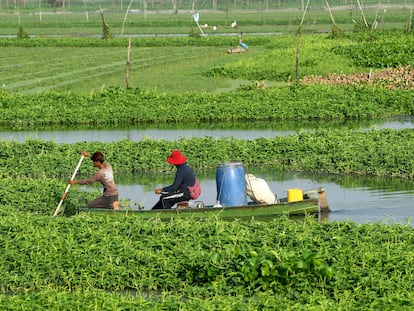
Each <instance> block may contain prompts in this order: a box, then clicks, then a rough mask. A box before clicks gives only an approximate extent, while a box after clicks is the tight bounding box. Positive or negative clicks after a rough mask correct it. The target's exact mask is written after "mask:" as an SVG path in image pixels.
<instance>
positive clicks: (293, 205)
mask: <svg viewBox="0 0 414 311" xmlns="http://www.w3.org/2000/svg"><path fill="white" fill-rule="evenodd" d="M81 211H82V212H90V213H101V214H102V213H104V214H112V215H132V214H133V215H134V216H137V217H140V218H142V219H151V218H160V219H171V218H184V217H193V218H203V217H207V216H215V217H220V218H225V219H238V218H240V219H246V218H253V217H255V218H272V217H276V216H280V215H283V214H287V215H305V214H315V213H318V212H319V200H318V199H317V198H311V199H305V200H303V201H298V202H281V203H279V204H262V205H258V204H249V205H246V206H231V207H219V208H217V207H213V206H206V207H204V208H189V207H185V208H177V209H166V210H132V209H129V210H128V209H121V210H117V211H116V210H111V209H97V208H83V209H82V210H81Z"/></svg>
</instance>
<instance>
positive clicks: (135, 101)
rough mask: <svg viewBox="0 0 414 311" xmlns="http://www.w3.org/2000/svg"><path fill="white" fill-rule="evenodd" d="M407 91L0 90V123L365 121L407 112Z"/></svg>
mask: <svg viewBox="0 0 414 311" xmlns="http://www.w3.org/2000/svg"><path fill="white" fill-rule="evenodd" d="M412 94H413V91H412V90H396V91H389V90H385V89H380V88H372V87H370V86H369V85H366V86H364V85H350V86H338V85H336V86H335V85H333V86H330V85H292V86H281V87H274V88H267V89H265V90H263V89H256V90H251V91H245V90H240V91H235V92H232V93H220V94H204V93H185V94H161V93H158V92H153V91H142V90H139V89H129V90H123V89H109V90H105V91H103V92H100V93H95V94H88V95H86V94H75V93H62V94H59V93H52V92H50V93H44V94H37V95H20V96H19V95H14V96H10V94H9V93H7V92H0V103H1V105H2V107H3V108H2V120H1V122H0V124H1V125H2V126H3V127H7V128H15V129H18V128H28V127H29V126H33V125H36V126H39V125H53V124H54V125H75V124H78V125H79V124H90V125H93V124H95V125H98V124H112V125H126V124H143V123H152V122H155V123H159V124H167V123H181V122H185V123H189V122H197V123H199V122H230V121H232V122H233V121H255V120H256V121H259V120H262V121H292V120H313V121H315V120H366V119H373V118H381V117H386V116H394V115H412V114H413V96H412ZM114 103H116V104H114ZM188 111H191V114H189V113H188ZM166 112H168V113H166Z"/></svg>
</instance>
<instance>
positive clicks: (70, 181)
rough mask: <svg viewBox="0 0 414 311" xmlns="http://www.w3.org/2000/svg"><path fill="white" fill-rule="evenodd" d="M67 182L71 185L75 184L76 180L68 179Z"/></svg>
mask: <svg viewBox="0 0 414 311" xmlns="http://www.w3.org/2000/svg"><path fill="white" fill-rule="evenodd" d="M69 183H70V184H71V185H76V184H77V181H76V180H69Z"/></svg>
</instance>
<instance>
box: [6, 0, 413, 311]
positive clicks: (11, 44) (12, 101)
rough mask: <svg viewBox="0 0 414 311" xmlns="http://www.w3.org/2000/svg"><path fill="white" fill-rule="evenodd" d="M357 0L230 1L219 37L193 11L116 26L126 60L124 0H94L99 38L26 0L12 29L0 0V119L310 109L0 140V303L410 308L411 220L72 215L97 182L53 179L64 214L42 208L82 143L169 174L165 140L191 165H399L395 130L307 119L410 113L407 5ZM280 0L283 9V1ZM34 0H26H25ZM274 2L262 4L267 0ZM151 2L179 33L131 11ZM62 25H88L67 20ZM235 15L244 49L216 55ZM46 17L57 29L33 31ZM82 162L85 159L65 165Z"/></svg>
mask: <svg viewBox="0 0 414 311" xmlns="http://www.w3.org/2000/svg"><path fill="white" fill-rule="evenodd" d="M286 2H287V1H278V2H277V3H279V4H281V5H286ZM337 2H338V1H336V2H335V4H336V5H339V4H338V3H337ZM340 2H341V3H340V4H342V5H349V2H348V1H340ZM361 2H362V5H363V6H364V5H366V6H367V7H368V6H370V11H368V8H367V9H366V11H363V12H365V13H366V15H364V16H362V15H361V11H360V10H358V9H357V8H355V7H353V8H354V10H353V11H352V14H353V15H352V17H351V16H349V13H350V12H349V11H347V10H345V11H342V13H338V12H341V11H333V12H332V13H333V15H334V16H336V17H337V18H338V19H337V23H338V25H339V26H340V29H341V31H339V32H338V31H337V28H335V27H333V26H332V20H331V18H330V17H329V14H328V12H326V11H324V12H323V11H321V10H319V11H318V14H317V15H318V16H320V17H317V15H309V16H314V19H313V20H312V21H311V20H309V19H307V18H306V16H307V15H305V18H304V20H305V21H306V23H304V24H303V25H300V22H301V17H302V15H303V12H304V11H303V9H302V10H301V11H299V13H296V18H293V17H292V15H290V16H291V19H289V21H290V22H286V20H284V21H281V22H280V24H281V25H282V24H283V25H284V26H280V27H281V28H284V29H288V28H289V29H294V31H290V32H286V33H284V34H268V35H258V34H253V33H250V34H249V30H250V31H251V32H254V31H255V30H259V29H261V30H262V31H263V29H266V28H267V29H268V28H269V26H268V25H269V21H270V20H272V19H271V14H272V13H271V12H267V13H263V15H262V13H256V14H255V15H254V17H252V16H251V15H250V16H249V17H246V18H245V19H243V18H242V17H241V16H240V13H237V12H235V11H231V10H229V11H228V12H227V14H228V15H226V18H223V16H222V15H216V17H215V21H217V24H218V23H219V22H220V23H221V24H225V23H226V22H227V23H228V24H230V22H231V21H232V20H233V17H234V15H233V14H239V15H237V20H238V23H239V28H238V29H237V31H234V32H233V33H232V34H233V36H215V35H212V33H211V29H208V30H206V32H207V31H210V33H209V34H208V35H207V36H204V37H203V36H198V35H197V33H198V31H199V30H198V28H197V26H195V25H194V24H193V25H192V26H193V29H192V33H191V35H190V36H182V37H169V38H166V37H133V38H131V52H132V54H131V59H130V63H128V64H127V63H126V57H127V47H128V44H129V40H128V37H121V36H116V34H119V33H120V31H121V29H122V25H123V23H122V21H123V17H124V16H125V15H124V13H125V10H126V7H127V6H128V4H127V3H124V4H123V5H124V6H123V7H122V10H121V9H120V12H122V14H121V13H119V12H118V15H117V16H118V17H117V19H116V20H117V22H114V20H113V19H112V17H113V16H114V15H111V14H110V12H109V11H105V10H104V12H106V13H104V16H105V18H106V20H107V21H109V25H110V26H111V25H115V26H113V28H112V29H111V28H109V29H110V30H115V29H116V31H114V35H115V36H113V37H112V38H107V39H102V38H101V37H100V35H101V34H102V24H101V20H100V17H99V19H95V21H94V22H92V23H91V24H88V23H87V22H83V21H80V19H78V20H77V22H76V23H75V22H74V21H69V19H70V18H71V15H70V14H66V15H65V16H66V17H65V18H67V20H65V21H64V22H63V23H61V25H62V26H61V27H60V26H57V25H58V23H57V19H55V20H53V19H49V20H48V18H51V17H53V16H54V15H53V14H50V15H44V20H43V21H42V22H39V21H37V20H36V18H38V17H39V15H37V16H36V15H30V14H26V13H27V12H28V11H30V8H29V7H30V2H28V3H27V7H26V13H25V11H24V8H21V15H20V18H21V24H20V26H22V27H20V28H19V24H18V23H17V16H18V13H17V10H16V9H14V8H11V7H7V8H5V7H4V5H5V4H4V2H2V3H1V5H0V13H1V14H2V15H1V16H2V17H1V21H0V26H1V27H0V29H1V31H0V32H1V34H3V35H10V34H16V33H17V31H18V29H19V34H20V36H17V37H6V38H5V37H3V38H0V49H1V53H0V68H1V71H0V72H1V74H0V88H1V91H0V109H1V117H0V126H1V128H2V129H3V130H16V131H17V130H23V129H29V128H30V129H33V128H39V129H40V128H42V127H45V126H48V127H53V126H56V127H58V126H59V127H61V126H67V127H69V126H70V127H76V126H90V127H92V128H93V127H99V126H102V125H108V126H112V127H113V128H116V127H117V126H125V125H131V126H133V125H137V124H139V125H143V126H144V125H145V124H152V125H153V124H159V125H160V126H162V125H165V124H175V125H179V126H183V128H185V126H186V124H190V123H193V124H194V123H206V124H207V123H208V124H212V125H214V124H215V123H216V122H220V124H223V123H226V122H227V123H228V124H229V127H231V126H232V124H237V123H240V122H244V123H247V122H250V123H253V122H256V121H266V122H279V123H283V122H289V121H299V122H304V123H305V122H312V123H315V124H316V125H315V127H314V129H313V130H309V131H302V130H298V132H297V133H296V134H294V135H288V136H286V137H275V138H258V139H254V140H250V141H247V140H243V139H235V138H228V139H213V138H211V137H204V138H191V139H186V138H182V139H179V140H176V141H166V140H161V139H160V140H155V139H144V140H143V141H140V142H133V141H130V140H127V139H124V140H121V141H118V142H114V143H101V142H99V141H96V142H84V143H74V144H58V143H55V142H53V141H41V140H33V139H28V140H26V141H25V142H16V141H9V140H4V141H0V174H1V179H0V185H1V186H0V202H1V208H0V249H1V252H0V292H1V293H0V305H1V308H2V310H411V309H412V305H413V303H414V290H413V285H412V284H413V283H414V253H413V251H412V245H413V242H414V228H413V227H412V225H411V219H407V223H406V224H393V225H386V224H382V223H373V224H364V225H360V224H354V223H351V222H347V221H343V222H323V221H318V220H317V219H315V218H314V217H310V216H306V217H304V218H303V219H299V220H292V219H289V218H287V217H281V218H277V219H273V220H271V221H268V222H259V221H256V220H254V219H252V220H250V221H239V220H236V221H232V222H226V221H223V220H221V219H218V218H214V217H208V218H205V219H202V220H199V219H198V220H197V219H175V220H173V221H169V222H165V221H164V222H163V221H160V220H159V219H153V220H151V221H141V220H138V219H137V218H135V217H134V216H133V215H132V214H130V215H127V216H125V217H124V218H119V217H118V218H113V217H111V216H104V215H93V214H78V213H77V211H78V209H79V207H83V206H85V204H86V202H87V201H88V200H90V199H92V198H95V197H96V196H98V195H99V190H98V188H96V190H93V191H90V192H84V191H82V190H81V189H79V188H78V187H72V188H71V189H70V192H69V193H68V197H67V198H66V199H65V201H64V206H65V213H64V214H63V215H61V216H58V217H53V216H52V215H53V212H54V210H55V208H56V206H57V204H58V202H59V200H60V199H61V196H62V193H63V191H64V189H65V187H66V185H67V181H68V179H69V178H70V176H71V174H72V172H73V169H74V168H75V166H76V164H77V162H78V160H79V156H80V152H81V151H82V150H89V151H94V150H101V151H103V152H104V153H105V155H106V157H107V158H108V159H110V160H109V161H110V163H111V165H112V166H113V168H114V171H115V174H121V173H135V174H144V175H145V174H147V176H148V183H149V184H150V183H151V184H152V183H160V184H168V183H169V182H170V181H171V178H172V175H171V173H172V171H171V167H170V166H169V165H168V164H167V163H166V162H165V157H166V156H167V155H168V154H169V153H170V152H171V150H172V149H180V150H181V151H182V152H183V153H184V154H185V155H186V156H187V157H188V158H189V159H191V166H192V167H193V168H194V169H195V170H196V172H200V174H201V172H202V171H203V170H205V169H212V168H214V167H215V166H216V165H217V163H221V162H227V161H229V160H233V159H237V160H239V161H241V162H242V163H243V164H244V165H245V166H246V167H247V168H248V167H252V166H256V167H257V166H262V167H263V168H266V167H268V168H272V169H280V170H285V171H300V172H308V173H320V174H327V175H329V174H333V175H336V176H352V175H358V176H367V177H368V178H369V177H370V176H382V177H384V178H389V179H390V180H392V181H393V182H399V181H406V180H412V179H413V178H414V169H413V164H414V160H413V159H414V137H413V136H414V131H413V130H412V129H403V130H390V129H384V130H378V129H370V130H355V129H352V130H351V129H349V130H346V129H340V130H339V129H329V128H326V127H324V126H323V124H324V122H327V121H337V122H343V123H346V122H347V121H352V120H367V119H381V118H385V117H391V116H401V115H405V116H412V115H413V114H414V103H413V98H414V96H413V95H414V94H413V92H414V91H413V86H414V82H413V81H414V79H413V77H414V74H413V66H414V63H413V57H412V56H413V55H414V48H413V47H414V40H413V34H412V28H411V26H410V21H411V19H410V10H409V9H398V12H399V13H398V14H395V15H393V14H392V13H390V11H389V12H388V13H389V14H388V15H387V14H385V15H384V16H383V22H384V24H383V25H384V27H383V28H381V27H379V26H378V27H373V25H375V12H377V13H378V14H377V20H378V21H381V16H382V14H384V13H383V12H384V11H383V10H379V9H376V5H377V3H369V1H361ZM10 3H11V2H10ZM173 3H174V2H173ZM253 3H254V5H255V6H256V8H258V7H260V4H259V3H255V2H252V5H253ZM289 3H295V5H296V8H300V4H299V1H290V2H289ZM234 4H235V5H239V4H238V2H234ZM19 5H20V4H19ZM42 5H45V6H46V4H42ZM72 5H73V7H74V8H73V11H74V12H75V11H76V10H75V7H77V8H78V11H79V12H82V9H81V8H82V6H83V5H85V6H86V2H85V3H82V5H80V4H77V6H76V2H75V3H73V4H72ZM88 5H91V4H90V3H88ZM164 5H165V6H162V8H164V9H168V6H167V4H164ZM261 5H263V3H262V4H261ZM272 5H275V4H274V3H273V4H272ZM320 5H321V6H323V5H324V2H322V1H321V4H320ZM331 5H332V7H333V8H334V7H335V6H334V3H332V4H331ZM400 5H401V6H408V7H409V6H410V5H412V3H410V1H404V3H400ZM160 7H161V6H160ZM292 7H293V6H292ZM312 8H313V7H312ZM38 9H39V6H38V4H37V5H36V9H35V8H32V9H31V10H32V11H36V10H38ZM95 9H96V8H95ZM209 9H210V8H209ZM273 9H275V10H276V13H275V14H276V15H277V14H278V13H277V10H278V9H280V8H273ZM56 10H58V11H62V10H63V8H62V7H58V8H57V9H56ZM389 10H391V9H389ZM68 11H69V9H68V8H67V7H66V8H65V11H64V12H66V13H67V12H68ZM321 12H322V13H323V14H322V13H321ZM344 12H345V13H344ZM379 12H381V14H380V13H379ZM83 13H84V12H83ZM210 14H212V15H211V16H214V15H213V13H211V12H210ZM223 14H224V15H225V13H223ZM290 14H293V13H292V12H290ZM309 14H315V12H313V11H312V10H309ZM74 15H76V14H74ZM155 15H158V17H159V18H160V20H159V21H158V22H157V21H155V20H154V22H153V23H151V25H152V27H154V28H156V26H157V25H159V26H161V27H163V29H169V31H170V32H169V33H182V32H183V31H177V29H181V30H183V29H186V31H185V32H186V33H187V34H188V33H189V29H190V28H189V26H190V25H191V21H190V17H191V16H190V15H187V16H186V18H187V19H186V22H185V23H184V22H182V23H181V24H180V22H178V21H175V22H170V21H172V20H174V19H178V18H179V17H176V16H175V15H171V14H170V15H168V14H167V15H163V14H154V16H153V15H151V17H150V16H149V15H148V20H150V18H154V19H156V16H155ZM4 16H7V19H3V17H4ZM97 16H99V14H97ZM160 16H163V17H162V18H161V17H160ZM201 16H203V15H201ZM246 16H247V15H246ZM260 16H262V17H263V22H262V23H260V22H259V21H260ZM277 16H279V15H277ZM286 16H287V15H286ZM322 16H323V17H322ZM339 16H341V17H339ZM239 17H240V18H239ZM363 17H365V19H366V20H368V22H367V25H365V23H364V18H363ZM78 18H79V15H78ZM83 18H85V16H83ZM182 18H183V17H182ZM235 18H236V17H234V19H235ZM352 18H353V19H354V20H355V23H354V22H352ZM211 19H212V20H214V19H213V18H211ZM273 19H276V20H277V18H274V17H273ZM91 20H92V17H91ZM183 20H184V18H183ZM46 21H48V22H46ZM243 22H245V26H244V27H243ZM43 23H44V24H43ZM128 23H129V24H128ZM128 23H126V25H127V27H126V28H125V29H127V30H128V32H135V33H138V31H135V30H137V29H140V31H141V32H140V33H143V32H147V33H151V32H154V29H152V30H147V31H145V30H144V28H145V27H144V25H147V24H148V21H141V22H136V23H134V22H132V21H131V20H129V19H128ZM157 23H158V24H157ZM342 23H343V24H342ZM273 24H274V25H276V24H277V23H276V22H274V23H273ZM273 24H272V25H273ZM286 25H289V27H288V26H286ZM345 25H346V26H345ZM378 25H381V23H379V24H378ZM3 26H5V27H3ZM175 27H177V28H175ZM240 27H241V28H240ZM150 28H151V27H150ZM315 28H319V29H320V28H323V29H324V31H321V32H317V31H315V30H314V29H315ZM74 29H77V30H78V31H79V32H80V33H82V34H91V33H93V34H95V35H98V36H97V37H89V36H73V35H72V34H73V32H74V31H75V30H74ZM147 29H148V28H147ZM240 29H243V31H244V32H245V33H243V40H244V41H245V42H248V44H249V51H248V52H246V53H242V54H237V55H236V54H234V55H229V54H227V49H228V48H230V47H231V46H233V45H237V44H238V36H239V34H238V32H239V31H240ZM274 29H277V28H273V29H272V31H269V32H273V30H274ZM158 30H159V29H158ZM331 30H335V31H331ZM342 30H343V31H342ZM226 31H229V29H228V28H227V30H226ZM230 31H231V30H230ZM25 33H27V34H30V35H35V36H34V37H26V36H24V34H25ZM53 33H54V34H59V35H61V34H64V36H62V37H49V36H48V35H50V34H53ZM223 33H224V30H223ZM46 34H47V35H46ZM299 43H300V44H299ZM128 66H129V67H128ZM127 70H128V78H129V81H128V82H129V85H128V87H126V83H125V78H126V71H127ZM317 124H320V127H318V126H317ZM93 172H94V168H93V167H92V165H90V163H85V165H83V166H82V168H81V171H80V172H79V176H84V177H86V176H89V175H90V174H92V173H93ZM361 208H363V206H361Z"/></svg>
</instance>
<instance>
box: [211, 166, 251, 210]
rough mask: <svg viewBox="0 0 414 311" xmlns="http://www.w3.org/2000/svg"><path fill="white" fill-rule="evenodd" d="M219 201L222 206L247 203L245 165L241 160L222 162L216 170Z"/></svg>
mask: <svg viewBox="0 0 414 311" xmlns="http://www.w3.org/2000/svg"><path fill="white" fill-rule="evenodd" d="M216 185H217V201H218V202H217V203H220V204H221V206H224V207H227V206H242V205H247V194H246V182H245V179H244V167H243V165H242V164H241V163H240V162H229V163H221V164H219V165H218V166H217V170H216Z"/></svg>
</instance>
